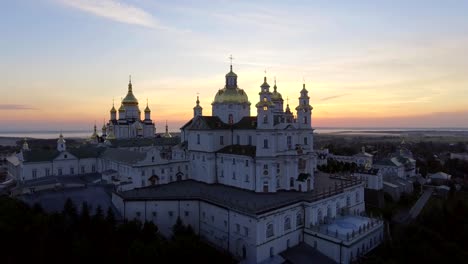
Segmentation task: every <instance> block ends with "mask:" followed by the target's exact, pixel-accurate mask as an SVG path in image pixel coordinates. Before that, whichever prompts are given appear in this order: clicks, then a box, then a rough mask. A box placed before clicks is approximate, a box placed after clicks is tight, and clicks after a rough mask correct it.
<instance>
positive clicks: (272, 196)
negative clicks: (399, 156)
mask: <svg viewBox="0 0 468 264" xmlns="http://www.w3.org/2000/svg"><path fill="white" fill-rule="evenodd" d="M360 183H361V182H360V181H357V180H343V179H332V178H330V177H328V176H325V175H321V177H316V178H315V184H314V185H315V189H314V190H313V191H310V192H297V191H278V192H275V193H257V192H254V191H249V190H245V189H240V188H236V187H231V186H227V185H223V184H207V183H204V182H199V181H194V180H183V181H176V182H172V183H168V184H162V185H156V186H148V187H144V188H138V189H133V190H129V191H125V192H119V193H116V194H117V195H119V196H121V197H122V198H123V199H124V200H137V201H141V200H143V201H145V200H150V201H154V200H203V201H206V202H209V203H213V204H216V205H219V206H222V207H229V208H231V209H233V210H237V211H240V212H245V213H248V214H254V215H259V214H263V213H266V212H269V211H272V210H275V209H278V208H281V207H284V206H288V205H293V204H296V203H299V202H303V201H307V202H312V201H317V200H321V199H324V198H326V197H330V196H334V195H337V194H339V193H342V192H343V191H344V190H345V189H346V188H348V187H351V186H355V185H357V184H360ZM341 184H343V185H341Z"/></svg>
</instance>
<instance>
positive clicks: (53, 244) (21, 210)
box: [0, 197, 234, 263]
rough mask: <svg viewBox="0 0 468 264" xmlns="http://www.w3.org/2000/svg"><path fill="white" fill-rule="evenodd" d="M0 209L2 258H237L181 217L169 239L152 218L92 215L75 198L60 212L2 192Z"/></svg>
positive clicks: (208, 260) (126, 260)
mask: <svg viewBox="0 0 468 264" xmlns="http://www.w3.org/2000/svg"><path fill="white" fill-rule="evenodd" d="M0 212H1V213H0V249H1V250H0V251H1V252H2V254H1V256H2V260H1V262H2V263H27V262H34V263H95V262H103V263H150V262H153V263H154V262H155V261H156V262H158V263H169V262H171V263H183V262H187V263H189V262H190V263H234V261H233V259H232V258H231V257H230V256H229V255H226V254H224V253H222V252H220V251H217V250H215V249H214V248H212V247H210V246H208V245H207V244H205V243H204V242H202V241H200V239H199V237H198V236H197V235H195V233H194V232H193V229H192V228H191V227H190V226H185V225H183V223H182V221H180V222H178V227H177V228H174V230H178V231H177V234H176V235H174V236H173V237H172V238H171V239H169V240H168V239H165V238H164V237H163V236H162V235H161V234H160V233H159V229H158V227H157V226H156V225H154V224H153V223H152V222H145V223H143V224H142V223H141V222H139V221H125V222H123V223H120V224H116V220H115V216H114V212H113V211H112V209H111V208H109V209H108V210H107V213H106V216H104V213H103V210H102V209H101V208H100V207H97V208H96V210H95V214H92V213H91V212H92V210H91V209H90V208H89V206H88V204H83V205H82V206H81V212H80V214H78V213H77V208H76V206H75V205H74V204H73V202H72V201H71V200H67V201H66V202H65V205H64V208H63V211H62V212H61V213H53V214H47V213H44V211H43V210H42V209H40V208H39V207H38V206H34V208H30V207H29V206H27V205H26V204H24V203H23V202H21V201H18V200H14V199H11V198H8V197H0Z"/></svg>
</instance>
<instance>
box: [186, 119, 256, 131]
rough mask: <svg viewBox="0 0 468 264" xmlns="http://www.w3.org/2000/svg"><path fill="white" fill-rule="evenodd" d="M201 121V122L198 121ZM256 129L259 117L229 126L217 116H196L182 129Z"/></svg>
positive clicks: (242, 120)
mask: <svg viewBox="0 0 468 264" xmlns="http://www.w3.org/2000/svg"><path fill="white" fill-rule="evenodd" d="M198 119H200V121H197V120H198ZM185 128H188V129H256V128H257V117H255V116H245V117H243V118H242V119H241V120H239V122H237V123H235V124H233V125H229V124H226V123H224V122H223V121H221V119H220V118H219V117H217V116H196V117H194V118H192V120H190V121H188V122H187V123H186V124H185V125H183V126H182V128H181V129H185Z"/></svg>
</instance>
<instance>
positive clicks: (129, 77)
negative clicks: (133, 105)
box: [128, 75, 132, 93]
mask: <svg viewBox="0 0 468 264" xmlns="http://www.w3.org/2000/svg"><path fill="white" fill-rule="evenodd" d="M128 92H129V93H131V92H132V75H129V76H128Z"/></svg>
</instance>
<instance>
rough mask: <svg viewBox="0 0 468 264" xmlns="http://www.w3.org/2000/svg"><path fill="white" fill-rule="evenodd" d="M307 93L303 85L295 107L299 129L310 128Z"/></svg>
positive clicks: (310, 113)
mask: <svg viewBox="0 0 468 264" xmlns="http://www.w3.org/2000/svg"><path fill="white" fill-rule="evenodd" d="M308 94H309V92H308V91H307V89H306V88H305V83H304V84H303V86H302V90H301V97H299V105H298V106H297V107H296V111H297V123H298V125H299V128H303V129H310V128H312V109H313V107H312V106H311V105H310V103H309V99H310V97H309V95H308Z"/></svg>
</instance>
